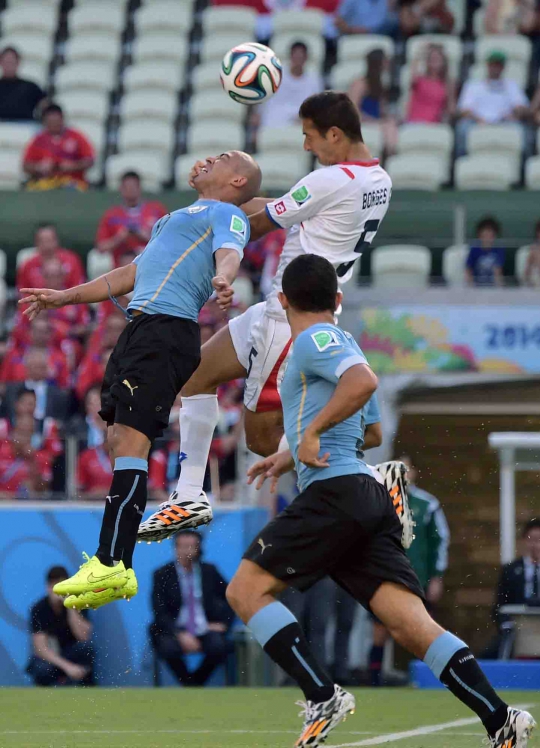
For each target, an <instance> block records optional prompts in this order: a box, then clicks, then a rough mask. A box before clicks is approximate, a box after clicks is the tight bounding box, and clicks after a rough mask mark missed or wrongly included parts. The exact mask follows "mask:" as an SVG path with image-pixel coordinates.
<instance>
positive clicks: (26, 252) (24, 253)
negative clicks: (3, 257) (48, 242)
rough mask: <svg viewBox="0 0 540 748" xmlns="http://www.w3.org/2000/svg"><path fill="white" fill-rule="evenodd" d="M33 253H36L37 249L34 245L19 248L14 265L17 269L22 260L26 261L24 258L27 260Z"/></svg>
mask: <svg viewBox="0 0 540 748" xmlns="http://www.w3.org/2000/svg"><path fill="white" fill-rule="evenodd" d="M35 254H37V249H36V248H35V247H24V249H19V251H18V252H17V256H16V257H15V267H16V268H17V270H18V269H19V268H20V266H21V265H22V264H23V262H26V260H29V259H30V258H31V257H33V256H34V255H35Z"/></svg>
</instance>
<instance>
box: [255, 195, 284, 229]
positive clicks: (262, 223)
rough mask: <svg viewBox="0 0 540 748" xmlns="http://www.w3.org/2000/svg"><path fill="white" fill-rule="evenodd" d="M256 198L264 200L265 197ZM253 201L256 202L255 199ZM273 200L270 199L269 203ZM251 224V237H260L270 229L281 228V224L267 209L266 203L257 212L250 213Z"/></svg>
mask: <svg viewBox="0 0 540 748" xmlns="http://www.w3.org/2000/svg"><path fill="white" fill-rule="evenodd" d="M255 199H256V200H263V199H265V198H255ZM251 202H254V201H253V200H252V201H251ZM269 202H271V201H270V200H269V201H268V203H269ZM247 216H248V218H249V225H250V226H251V238H252V239H260V238H261V236H264V235H265V234H268V233H269V232H270V231H275V230H276V229H280V228H281V226H280V225H279V224H278V223H276V222H275V221H273V220H272V218H270V215H269V214H268V212H267V210H266V204H265V205H264V207H262V208H261V209H259V211H258V212H257V213H252V214H250V213H248V214H247Z"/></svg>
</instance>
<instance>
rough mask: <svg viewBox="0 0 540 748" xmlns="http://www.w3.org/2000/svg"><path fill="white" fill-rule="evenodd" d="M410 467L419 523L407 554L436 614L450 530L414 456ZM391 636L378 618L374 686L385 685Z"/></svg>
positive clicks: (412, 500) (372, 662) (413, 504)
mask: <svg viewBox="0 0 540 748" xmlns="http://www.w3.org/2000/svg"><path fill="white" fill-rule="evenodd" d="M400 459H401V460H402V462H404V463H405V464H406V465H407V467H408V468H409V472H408V473H407V478H408V481H409V486H408V494H409V506H410V508H411V512H412V515H413V519H414V521H415V523H416V525H415V528H414V536H415V539H414V541H413V544H412V545H411V547H410V548H409V550H408V551H407V555H408V557H409V559H410V561H411V564H412V566H413V568H414V570H415V572H416V574H417V575H418V579H419V580H420V583H421V585H422V587H423V588H424V590H425V593H426V601H427V605H428V607H429V609H430V610H431V612H433V610H434V608H435V606H436V605H437V604H438V603H439V602H440V600H441V597H442V595H443V592H444V585H443V575H444V573H445V571H446V569H447V567H448V545H449V543H450V531H449V529H448V523H447V522H446V517H445V516H444V511H443V510H442V507H441V505H440V503H439V500H438V499H436V498H435V496H432V495H431V494H430V493H428V492H427V491H423V490H422V489H421V488H418V486H417V485H416V483H415V481H416V477H417V472H416V469H415V468H414V467H413V465H412V463H411V459H410V457H401V458H400ZM388 638H389V634H388V632H387V630H386V628H385V627H384V626H383V624H382V623H381V622H380V621H379V620H377V619H374V622H373V645H372V647H371V651H370V655H369V671H370V679H371V685H372V686H380V685H381V671H382V661H383V654H384V645H385V644H386V642H387V640H388Z"/></svg>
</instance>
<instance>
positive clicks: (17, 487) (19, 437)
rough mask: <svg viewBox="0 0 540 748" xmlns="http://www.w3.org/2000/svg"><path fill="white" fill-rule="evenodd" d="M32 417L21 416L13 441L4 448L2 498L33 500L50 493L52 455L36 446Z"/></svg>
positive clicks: (0, 460)
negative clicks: (33, 444)
mask: <svg viewBox="0 0 540 748" xmlns="http://www.w3.org/2000/svg"><path fill="white" fill-rule="evenodd" d="M33 431H34V422H33V418H32V416H30V415H28V416H20V417H19V418H18V419H17V422H16V424H15V426H14V428H13V430H12V432H11V434H10V437H9V440H7V441H4V442H2V443H1V446H0V499H13V498H21V499H27V498H32V497H34V496H36V495H38V496H39V494H41V493H43V492H44V491H46V490H47V487H48V484H49V483H50V481H51V478H52V470H51V463H52V458H51V455H50V454H49V453H48V452H47V451H46V450H43V449H41V450H35V449H33V447H32V434H33Z"/></svg>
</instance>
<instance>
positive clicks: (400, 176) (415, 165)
mask: <svg viewBox="0 0 540 748" xmlns="http://www.w3.org/2000/svg"><path fill="white" fill-rule="evenodd" d="M386 170H387V171H388V173H389V174H390V177H391V178H392V183H393V186H394V189H402V190H427V191H429V192H434V191H435V190H438V189H439V187H440V186H441V185H442V184H444V182H446V180H447V178H448V159H447V158H446V157H444V156H441V155H439V154H433V153H430V154H427V155H422V154H418V153H413V154H409V153H404V154H401V155H398V156H391V157H390V158H388V159H387V160H386Z"/></svg>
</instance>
